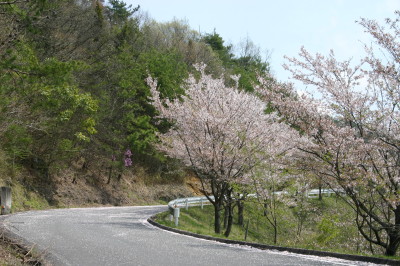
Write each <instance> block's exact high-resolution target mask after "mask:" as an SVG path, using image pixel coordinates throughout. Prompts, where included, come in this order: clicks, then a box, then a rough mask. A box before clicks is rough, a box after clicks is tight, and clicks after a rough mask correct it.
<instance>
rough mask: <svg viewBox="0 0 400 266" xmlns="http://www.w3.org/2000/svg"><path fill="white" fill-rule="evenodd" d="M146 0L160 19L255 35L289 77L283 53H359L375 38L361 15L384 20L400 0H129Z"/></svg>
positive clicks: (232, 38)
mask: <svg viewBox="0 0 400 266" xmlns="http://www.w3.org/2000/svg"><path fill="white" fill-rule="evenodd" d="M124 2H125V3H127V4H132V5H133V6H137V5H140V6H141V10H142V12H148V14H149V15H150V17H151V18H154V19H155V20H156V21H158V22H166V21H171V20H172V19H174V18H176V19H184V20H186V21H187V22H188V23H189V24H190V25H191V27H192V28H193V29H195V30H200V31H201V32H202V33H212V32H213V31H214V29H215V30H216V32H217V33H218V34H220V35H221V37H222V38H223V39H224V40H225V41H226V43H227V44H233V45H235V44H238V43H239V42H240V41H241V40H243V39H245V38H246V37H249V38H250V39H251V40H252V41H253V42H254V43H255V44H256V45H257V46H259V47H260V48H261V51H262V53H263V54H267V51H269V52H271V58H270V63H271V68H272V72H273V73H274V74H275V76H276V77H277V78H278V79H279V80H281V81H286V80H288V77H289V73H288V72H286V71H285V70H283V68H282V64H283V63H284V62H285V60H284V58H283V56H284V55H288V56H291V57H292V56H296V55H297V54H298V52H299V50H300V47H301V46H305V47H306V49H307V50H309V51H310V52H312V53H315V52H320V53H322V54H328V52H329V50H330V49H333V50H334V51H335V54H336V55H337V57H339V58H340V59H347V58H349V57H353V58H359V57H361V56H362V55H363V48H362V43H368V42H370V41H371V39H370V38H369V36H368V35H366V34H365V33H364V32H363V28H362V27H361V26H360V25H358V24H357V23H356V22H355V21H356V20H359V19H360V18H361V17H364V18H370V19H375V20H377V21H378V22H380V23H381V24H383V23H384V19H385V18H388V17H390V18H394V17H395V15H394V11H395V10H400V0H246V1H243V0H125V1H124Z"/></svg>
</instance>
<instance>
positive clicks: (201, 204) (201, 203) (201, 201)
mask: <svg viewBox="0 0 400 266" xmlns="http://www.w3.org/2000/svg"><path fill="white" fill-rule="evenodd" d="M200 206H201V209H203V208H204V202H203V198H201V200H200Z"/></svg>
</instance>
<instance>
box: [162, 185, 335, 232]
mask: <svg viewBox="0 0 400 266" xmlns="http://www.w3.org/2000/svg"><path fill="white" fill-rule="evenodd" d="M274 193H275V194H277V195H281V194H287V193H288V192H286V191H276V192H274ZM319 193H320V192H319V189H311V190H309V191H308V192H307V197H308V198H317V197H318V195H319ZM321 194H325V195H328V196H331V195H334V194H335V191H334V190H332V189H321ZM248 197H257V195H256V194H249V195H248ZM210 198H211V199H214V196H210ZM210 204H211V202H210V201H209V200H208V198H207V197H206V196H203V197H190V198H179V199H174V200H171V201H170V202H168V207H169V209H170V212H171V215H170V220H171V221H172V220H173V219H174V220H175V226H178V223H179V216H180V209H181V208H185V209H186V210H187V209H188V208H189V207H194V206H201V208H203V206H204V205H210Z"/></svg>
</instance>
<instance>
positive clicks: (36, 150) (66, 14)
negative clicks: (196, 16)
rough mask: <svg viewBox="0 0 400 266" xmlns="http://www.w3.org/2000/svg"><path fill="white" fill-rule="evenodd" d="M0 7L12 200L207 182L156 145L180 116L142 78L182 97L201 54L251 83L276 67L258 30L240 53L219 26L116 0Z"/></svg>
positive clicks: (210, 64) (144, 191) (88, 197)
mask: <svg viewBox="0 0 400 266" xmlns="http://www.w3.org/2000/svg"><path fill="white" fill-rule="evenodd" d="M0 13H1V16H0V24H1V25H3V26H2V27H0V185H1V186H11V187H12V188H13V197H14V205H13V210H14V211H18V210H25V209H31V208H46V207H49V206H59V207H66V206H82V205H96V204H111V205H127V204H144V203H155V202H159V201H168V200H170V199H172V198H174V197H179V196H186V195H191V194H193V193H200V191H199V187H198V182H197V181H196V178H194V177H193V175H192V174H191V173H190V171H188V169H185V168H184V167H183V166H182V164H181V163H180V162H179V161H177V160H173V159H170V158H167V157H165V156H164V154H161V153H160V152H157V150H156V149H155V148H154V147H155V144H156V143H157V142H158V138H157V133H158V132H165V131H166V130H168V128H169V127H170V126H171V125H170V124H168V123H166V122H165V121H160V119H158V118H157V111H156V110H155V108H154V107H153V106H152V105H151V103H150V99H149V96H150V89H149V87H148V85H147V84H146V81H145V79H146V78H147V77H148V76H149V75H151V76H152V77H154V78H156V79H157V80H158V85H159V90H160V93H161V97H162V98H164V99H166V98H168V99H174V98H177V97H179V96H180V95H182V94H184V93H185V92H184V90H183V89H182V85H183V84H182V83H183V81H184V80H185V79H186V78H187V77H188V73H191V72H192V70H193V65H194V64H195V63H200V62H203V63H205V64H207V72H208V73H210V74H212V75H215V76H220V75H221V74H222V73H224V75H231V74H238V75H240V76H241V78H240V80H239V86H240V88H241V89H243V90H249V91H251V90H252V88H253V86H252V85H253V84H254V83H256V82H257V78H256V73H267V72H268V71H269V66H268V63H267V62H265V61H264V60H263V59H262V57H261V56H260V53H259V49H258V48H257V47H256V46H255V45H254V44H253V43H252V42H251V41H250V40H247V41H246V42H245V43H244V44H242V45H241V47H238V49H240V51H241V52H240V56H236V55H235V54H234V52H233V47H232V45H227V44H225V42H224V40H223V38H222V37H221V36H220V35H219V34H218V33H216V32H211V33H199V32H197V31H195V30H193V29H191V28H190V27H189V26H188V24H187V23H186V22H184V21H179V20H175V21H170V22H167V23H159V22H157V21H154V20H152V19H151V18H148V17H147V16H146V15H145V14H143V13H142V12H141V10H140V6H130V5H127V4H125V3H124V2H123V1H119V0H110V1H107V2H106V1H100V0H79V1H78V0H55V1H47V0H32V1H5V2H1V3H0Z"/></svg>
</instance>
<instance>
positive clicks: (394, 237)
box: [385, 230, 400, 256]
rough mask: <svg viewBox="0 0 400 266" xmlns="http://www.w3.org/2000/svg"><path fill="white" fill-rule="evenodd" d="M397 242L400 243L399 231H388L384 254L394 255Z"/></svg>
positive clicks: (397, 245)
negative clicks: (387, 241)
mask: <svg viewBox="0 0 400 266" xmlns="http://www.w3.org/2000/svg"><path fill="white" fill-rule="evenodd" d="M392 231H395V230H392ZM396 231H398V230H396ZM399 244H400V236H399V232H390V234H389V243H388V245H387V247H386V250H385V255H386V256H395V255H396V251H397V249H398V248H399Z"/></svg>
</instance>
